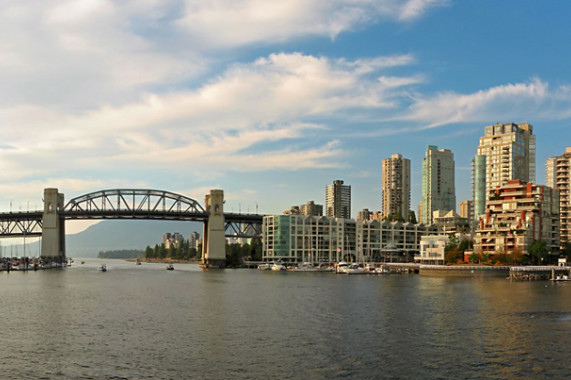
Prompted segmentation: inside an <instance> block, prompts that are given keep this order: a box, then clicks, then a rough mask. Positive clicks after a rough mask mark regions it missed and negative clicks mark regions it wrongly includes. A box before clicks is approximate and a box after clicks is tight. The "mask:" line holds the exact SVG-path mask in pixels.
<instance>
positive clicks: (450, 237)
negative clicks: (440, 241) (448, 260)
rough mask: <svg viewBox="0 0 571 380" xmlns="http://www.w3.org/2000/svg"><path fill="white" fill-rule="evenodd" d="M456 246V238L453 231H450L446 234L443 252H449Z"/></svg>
mask: <svg viewBox="0 0 571 380" xmlns="http://www.w3.org/2000/svg"><path fill="white" fill-rule="evenodd" d="M456 248H458V238H457V237H456V234H455V233H451V234H449V235H448V244H446V247H445V248H444V252H449V251H451V250H453V249H456Z"/></svg>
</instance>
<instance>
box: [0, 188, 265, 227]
mask: <svg viewBox="0 0 571 380" xmlns="http://www.w3.org/2000/svg"><path fill="white" fill-rule="evenodd" d="M44 212H45V211H41V210H36V211H28V212H17V213H12V212H9V213H7V212H0V237H25V236H30V237H31V236H41V235H42V231H43V216H44ZM59 217H60V219H62V220H80V219H140V220H144V219H146V220H149V219H150V220H182V221H197V222H203V223H205V222H206V221H207V220H208V217H209V213H208V212H207V211H206V210H205V209H204V207H203V206H202V205H201V204H200V203H198V202H197V201H196V200H194V199H192V198H189V197H187V196H184V195H181V194H177V193H173V192H170V191H165V190H153V189H108V190H99V191H95V192H91V193H88V194H84V195H81V196H78V197H75V198H73V199H71V200H70V201H69V202H67V204H66V205H65V206H64V207H62V208H61V209H60V210H59ZM224 217H225V225H224V229H225V231H226V233H225V235H226V237H238V238H252V237H259V236H261V232H262V231H261V225H262V218H263V215H259V214H239V213H225V214H224Z"/></svg>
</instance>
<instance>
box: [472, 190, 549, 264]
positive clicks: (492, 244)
mask: <svg viewBox="0 0 571 380" xmlns="http://www.w3.org/2000/svg"><path fill="white" fill-rule="evenodd" d="M536 240H543V241H545V243H546V249H547V252H550V253H552V254H553V253H556V252H557V251H558V250H559V194H558V192H557V190H554V189H552V188H550V187H547V186H542V185H535V184H533V183H531V182H528V183H526V182H523V181H520V180H510V181H508V182H507V183H506V184H505V185H503V186H500V187H497V188H496V189H494V190H491V191H490V192H489V193H488V201H487V202H486V212H485V214H484V215H482V216H480V217H479V221H478V227H477V229H476V232H475V238H474V251H475V252H488V253H491V254H494V253H512V252H514V250H518V251H520V252H522V253H523V254H528V253H529V247H530V245H531V244H532V243H533V242H534V241H536Z"/></svg>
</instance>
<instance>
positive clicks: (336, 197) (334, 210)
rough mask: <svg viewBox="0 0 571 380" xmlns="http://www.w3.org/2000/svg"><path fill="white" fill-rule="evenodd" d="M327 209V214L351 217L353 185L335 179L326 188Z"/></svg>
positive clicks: (336, 216)
mask: <svg viewBox="0 0 571 380" xmlns="http://www.w3.org/2000/svg"><path fill="white" fill-rule="evenodd" d="M325 209H326V213H327V216H329V217H335V218H345V219H350V218H351V186H349V185H344V184H343V181H341V180H335V181H333V184H332V185H327V187H326V188H325Z"/></svg>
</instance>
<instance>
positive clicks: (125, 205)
mask: <svg viewBox="0 0 571 380" xmlns="http://www.w3.org/2000/svg"><path fill="white" fill-rule="evenodd" d="M61 215H62V216H63V217H64V218H65V219H162V220H196V221H203V220H205V219H206V218H207V217H208V213H207V212H206V211H205V210H204V208H203V207H202V206H201V205H200V204H199V203H198V202H197V201H195V200H194V199H192V198H189V197H186V196H184V195H180V194H176V193H172V192H170V191H164V190H143V189H112V190H100V191H96V192H93V193H89V194H85V195H81V196H79V197H76V198H73V199H71V200H70V201H69V202H68V203H67V204H66V205H65V207H64V209H63V211H62V212H61Z"/></svg>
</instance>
